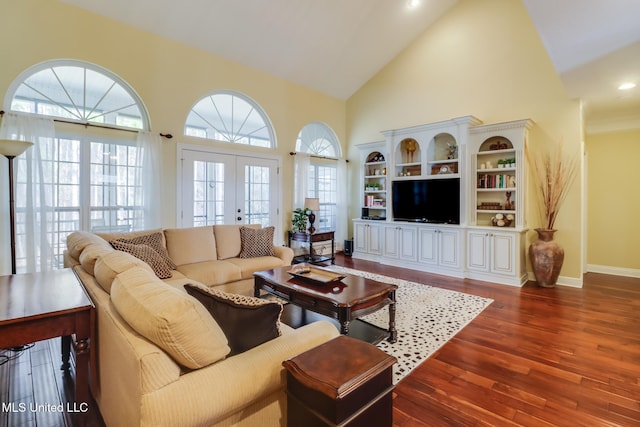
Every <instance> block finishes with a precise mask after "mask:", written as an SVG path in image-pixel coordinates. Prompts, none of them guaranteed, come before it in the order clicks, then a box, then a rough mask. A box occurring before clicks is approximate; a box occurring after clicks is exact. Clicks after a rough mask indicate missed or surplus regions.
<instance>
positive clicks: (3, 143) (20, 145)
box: [0, 139, 33, 274]
mask: <svg viewBox="0 0 640 427" xmlns="http://www.w3.org/2000/svg"><path fill="white" fill-rule="evenodd" d="M32 145H33V143H32V142H28V141H18V140H15V139H0V154H2V155H3V156H5V157H6V158H7V159H9V222H10V225H11V274H16V218H15V217H16V207H15V201H14V200H13V193H14V191H13V176H14V175H13V159H14V158H15V157H16V156H19V155H20V154H22V153H24V152H25V151H26V150H27V148H29V147H31V146H32Z"/></svg>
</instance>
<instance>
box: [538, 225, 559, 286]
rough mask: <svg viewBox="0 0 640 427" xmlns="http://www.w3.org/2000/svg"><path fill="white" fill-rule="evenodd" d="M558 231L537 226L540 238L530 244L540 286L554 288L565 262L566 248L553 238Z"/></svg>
mask: <svg viewBox="0 0 640 427" xmlns="http://www.w3.org/2000/svg"><path fill="white" fill-rule="evenodd" d="M556 231H557V230H547V229H543V228H536V232H537V233H538V239H537V240H536V241H534V242H533V243H531V246H529V259H530V260H531V267H532V268H533V275H534V276H535V277H536V282H538V286H541V287H543V288H553V287H554V286H555V285H556V282H557V281H558V276H559V275H560V270H561V269H562V263H563V262H564V249H562V247H560V245H559V244H558V243H557V242H556V241H555V240H553V234H554V233H555V232H556Z"/></svg>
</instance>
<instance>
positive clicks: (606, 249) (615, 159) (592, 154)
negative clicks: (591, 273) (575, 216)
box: [585, 129, 640, 275]
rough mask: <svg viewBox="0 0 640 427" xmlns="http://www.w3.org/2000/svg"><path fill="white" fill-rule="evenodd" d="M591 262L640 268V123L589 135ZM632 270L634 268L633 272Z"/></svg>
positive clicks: (602, 266) (596, 267) (606, 267)
mask: <svg viewBox="0 0 640 427" xmlns="http://www.w3.org/2000/svg"><path fill="white" fill-rule="evenodd" d="M585 146H586V150H587V159H588V160H587V171H588V181H587V212H588V214H587V237H588V238H587V246H588V248H589V251H588V255H587V263H588V264H589V267H590V269H591V268H593V269H594V270H600V271H608V270H611V271H612V272H616V271H615V270H616V269H620V270H622V271H619V272H618V273H624V272H625V270H627V269H629V270H635V274H636V275H637V273H638V271H640V239H638V237H639V236H640V222H638V215H639V214H640V197H639V195H640V191H638V189H637V185H638V182H640V167H638V159H640V129H636V130H629V131H622V132H609V133H599V134H593V135H588V136H587V138H586V142H585ZM629 273H632V272H629Z"/></svg>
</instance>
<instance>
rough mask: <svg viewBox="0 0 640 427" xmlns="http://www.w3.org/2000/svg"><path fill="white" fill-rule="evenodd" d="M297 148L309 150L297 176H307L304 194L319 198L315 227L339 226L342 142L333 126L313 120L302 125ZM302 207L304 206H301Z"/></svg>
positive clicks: (305, 151) (303, 151) (337, 227)
mask: <svg viewBox="0 0 640 427" xmlns="http://www.w3.org/2000/svg"><path fill="white" fill-rule="evenodd" d="M296 152H298V153H306V154H310V155H311V156H310V157H309V161H308V169H307V170H297V175H296V179H298V180H306V183H307V184H306V191H307V194H305V195H304V197H314V198H318V199H320V212H319V213H318V212H316V216H317V217H318V220H317V224H316V228H317V229H319V230H320V231H326V230H334V231H336V230H337V229H339V228H340V227H339V224H338V223H339V221H338V218H337V212H338V211H339V210H338V205H339V201H340V192H341V191H342V190H344V188H342V189H341V188H339V177H338V176H339V175H340V173H339V170H338V165H339V162H341V161H342V162H344V161H343V160H339V157H340V156H341V150H340V144H339V143H338V138H337V137H336V135H335V133H334V132H333V130H332V129H331V128H330V127H329V126H327V125H326V124H324V123H320V122H313V123H309V124H307V125H306V126H305V127H303V128H302V130H301V131H300V133H299V134H298V139H297V141H296ZM300 207H301V206H300Z"/></svg>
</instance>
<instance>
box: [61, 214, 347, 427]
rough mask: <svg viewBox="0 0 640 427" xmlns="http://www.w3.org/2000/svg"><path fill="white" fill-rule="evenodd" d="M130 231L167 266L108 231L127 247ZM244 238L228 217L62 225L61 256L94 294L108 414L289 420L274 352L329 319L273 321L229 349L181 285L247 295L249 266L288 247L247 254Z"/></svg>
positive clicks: (286, 259) (98, 361)
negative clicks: (103, 228)
mask: <svg viewBox="0 0 640 427" xmlns="http://www.w3.org/2000/svg"><path fill="white" fill-rule="evenodd" d="M251 227H253V228H254V229H256V230H260V227H259V226H251ZM262 230H265V229H262ZM243 231H246V229H245V230H243ZM136 239H142V240H141V241H142V242H143V244H140V245H135V244H134V245H133V246H136V247H137V248H138V249H140V248H143V250H146V251H147V252H153V253H154V260H156V258H155V255H156V254H158V253H160V252H162V251H163V250H164V251H165V252H164V254H161V255H162V256H164V257H165V258H167V259H166V262H165V263H162V262H160V261H158V264H162V265H163V266H164V267H166V266H170V267H171V270H170V273H169V274H170V277H165V278H163V279H161V278H159V277H158V271H160V275H161V276H165V275H166V274H165V272H163V271H164V270H163V269H162V268H160V269H159V270H158V268H157V267H158V266H157V265H153V264H154V263H153V262H150V261H148V260H147V261H148V262H145V261H143V260H142V259H140V258H139V257H136V256H134V255H132V254H131V253H127V252H125V251H120V250H115V249H114V248H113V247H112V245H111V244H110V243H109V242H110V241H115V240H118V241H120V242H125V243H123V246H122V247H124V248H125V249H127V250H129V247H128V246H127V245H128V244H129V243H130V242H132V241H133V242H134V243H140V242H138V241H136ZM150 242H151V243H150ZM158 242H160V243H158ZM242 242H243V239H241V229H240V226H237V225H216V226H209V227H195V228H185V229H166V230H150V231H145V232H136V233H114V234H100V235H96V234H92V233H88V232H74V233H72V234H71V235H70V236H69V237H68V239H67V251H66V252H65V266H66V267H72V268H73V269H74V271H75V272H76V274H77V276H78V277H79V279H80V280H81V281H82V282H83V284H84V286H85V288H86V289H87V291H88V293H89V294H90V296H91V298H92V300H93V302H94V304H95V306H96V319H95V322H94V323H95V328H94V335H93V337H92V341H91V350H92V353H91V357H90V359H91V363H92V375H91V382H92V384H91V391H92V394H93V396H94V398H95V400H96V402H97V403H98V406H99V408H100V413H101V414H102V417H103V419H104V421H105V423H106V424H107V426H177V425H180V426H231V425H234V426H235V425H238V426H256V425H260V426H263V427H266V426H285V425H286V397H285V394H284V388H285V381H284V378H285V376H284V374H283V368H282V362H283V361H284V360H286V359H288V358H290V357H292V356H294V355H297V354H299V353H302V352H304V351H306V350H308V349H310V348H313V347H315V346H317V345H319V344H321V343H323V342H326V341H328V340H330V339H332V338H334V337H336V336H337V335H338V331H337V329H336V328H335V327H334V326H333V325H332V324H330V323H328V322H316V323H312V324H310V325H307V326H304V327H301V328H299V329H296V330H294V329H292V328H290V327H288V326H286V325H284V324H280V323H278V325H277V326H278V330H279V333H280V336H277V337H274V338H273V339H270V340H269V341H267V342H264V343H262V344H259V345H257V346H256V347H253V348H250V349H249V350H246V351H243V352H241V353H239V354H234V355H232V356H231V355H229V345H231V344H230V342H229V343H228V340H227V338H230V340H229V341H231V338H232V337H226V336H225V334H224V331H222V330H221V328H220V326H219V325H218V323H217V322H216V321H215V320H214V318H213V317H212V316H211V314H210V313H209V312H208V311H207V309H206V308H204V305H203V304H201V303H200V302H198V300H196V298H193V297H192V296H190V295H189V294H187V292H186V291H185V288H184V285H186V284H191V285H194V286H196V287H198V288H199V289H201V291H202V292H203V293H205V294H206V292H214V293H215V291H217V290H222V291H225V292H228V293H232V294H244V295H252V293H253V276H252V275H253V273H254V272H255V271H259V270H264V269H269V268H274V267H278V266H283V265H288V264H290V262H291V259H292V257H293V253H292V251H291V249H289V248H285V247H271V248H270V249H271V250H272V252H273V255H266V256H256V257H250V258H247V257H246V253H245V248H243V247H242ZM156 244H160V245H161V248H159V249H158V248H155V249H157V250H154V251H149V250H148V247H152V248H154V245H156ZM241 255H244V257H241ZM142 258H144V257H142ZM212 289H213V290H214V291H211V290H212ZM249 299H250V298H249Z"/></svg>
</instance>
